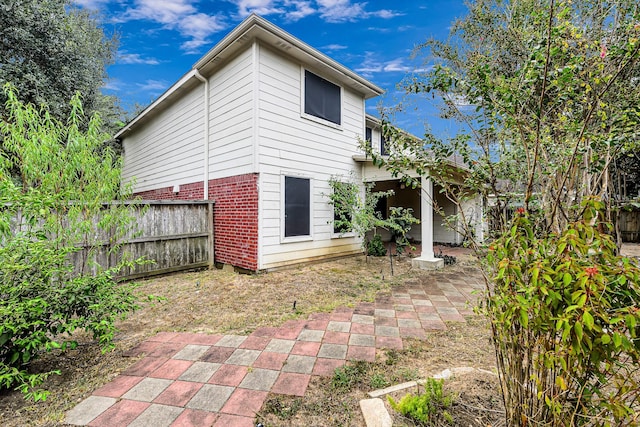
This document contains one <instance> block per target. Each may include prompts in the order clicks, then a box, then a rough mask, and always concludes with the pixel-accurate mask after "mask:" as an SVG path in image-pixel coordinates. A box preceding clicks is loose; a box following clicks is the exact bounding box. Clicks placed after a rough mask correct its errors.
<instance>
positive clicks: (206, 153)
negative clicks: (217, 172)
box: [194, 69, 209, 200]
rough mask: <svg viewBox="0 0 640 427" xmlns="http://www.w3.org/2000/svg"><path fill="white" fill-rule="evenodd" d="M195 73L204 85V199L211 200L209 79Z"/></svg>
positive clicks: (198, 72)
mask: <svg viewBox="0 0 640 427" xmlns="http://www.w3.org/2000/svg"><path fill="white" fill-rule="evenodd" d="M194 71H195V74H194V75H195V76H196V78H197V79H198V80H200V81H201V82H202V83H204V159H203V161H204V165H203V170H204V172H203V173H204V177H203V180H202V185H203V187H204V189H203V190H204V193H203V196H202V198H203V199H204V200H209V79H206V78H205V77H204V76H203V75H202V74H200V71H198V70H197V69H196V70H194Z"/></svg>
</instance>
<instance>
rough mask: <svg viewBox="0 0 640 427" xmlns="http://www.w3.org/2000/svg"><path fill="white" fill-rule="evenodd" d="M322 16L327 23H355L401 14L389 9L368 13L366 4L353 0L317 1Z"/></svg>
mask: <svg viewBox="0 0 640 427" xmlns="http://www.w3.org/2000/svg"><path fill="white" fill-rule="evenodd" d="M317 3H318V8H319V11H320V16H321V17H322V18H323V19H324V20H326V21H327V22H332V23H339V22H355V21H359V20H361V19H366V18H371V17H378V18H382V19H390V18H394V17H396V16H400V15H401V14H400V13H397V12H394V11H392V10H388V9H382V10H376V11H366V10H365V7H366V5H367V3H366V2H361V3H352V2H351V0H317Z"/></svg>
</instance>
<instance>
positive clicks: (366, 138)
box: [364, 128, 372, 147]
mask: <svg viewBox="0 0 640 427" xmlns="http://www.w3.org/2000/svg"><path fill="white" fill-rule="evenodd" d="M364 138H365V140H366V141H367V142H368V143H369V144H368V145H369V147H371V138H372V137H371V128H366V130H365V137H364Z"/></svg>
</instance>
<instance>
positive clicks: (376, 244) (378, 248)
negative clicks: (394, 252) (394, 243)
mask: <svg viewBox="0 0 640 427" xmlns="http://www.w3.org/2000/svg"><path fill="white" fill-rule="evenodd" d="M386 254H387V248H386V247H385V246H384V242H383V241H382V237H381V236H380V235H379V234H376V235H375V236H373V239H371V240H369V241H368V242H367V255H370V256H385V255H386Z"/></svg>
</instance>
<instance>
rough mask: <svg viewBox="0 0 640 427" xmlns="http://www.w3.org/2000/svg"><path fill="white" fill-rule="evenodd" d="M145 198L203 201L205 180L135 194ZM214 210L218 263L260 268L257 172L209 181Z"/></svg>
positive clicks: (252, 268) (215, 249)
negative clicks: (177, 190)
mask: <svg viewBox="0 0 640 427" xmlns="http://www.w3.org/2000/svg"><path fill="white" fill-rule="evenodd" d="M135 196H140V197H141V198H143V199H146V200H202V199H203V197H204V186H203V185H202V182H195V183H191V184H182V185H180V191H179V192H178V193H174V192H173V187H165V188H158V189H155V190H149V191H142V192H140V193H136V194H135ZM209 199H210V200H213V201H214V202H215V205H214V210H213V230H214V231H213V232H214V236H215V237H214V253H215V260H216V262H221V263H224V264H231V265H234V266H236V267H241V268H246V269H247V270H252V271H255V270H257V269H258V174H246V175H238V176H231V177H227V178H220V179H212V180H210V181H209Z"/></svg>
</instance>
